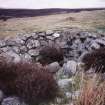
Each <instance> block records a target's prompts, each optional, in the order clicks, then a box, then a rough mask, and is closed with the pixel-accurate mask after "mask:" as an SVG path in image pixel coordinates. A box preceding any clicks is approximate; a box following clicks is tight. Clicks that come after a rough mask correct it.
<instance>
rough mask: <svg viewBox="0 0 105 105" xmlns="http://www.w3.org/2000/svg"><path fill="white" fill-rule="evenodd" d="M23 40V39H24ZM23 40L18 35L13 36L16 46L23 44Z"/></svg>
mask: <svg viewBox="0 0 105 105" xmlns="http://www.w3.org/2000/svg"><path fill="white" fill-rule="evenodd" d="M24 40H25V39H24ZM24 40H22V39H21V37H18V36H16V37H15V38H14V41H15V42H16V46H20V45H23V44H25V42H24Z"/></svg>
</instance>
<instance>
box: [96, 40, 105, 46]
mask: <svg viewBox="0 0 105 105" xmlns="http://www.w3.org/2000/svg"><path fill="white" fill-rule="evenodd" d="M95 42H96V43H98V44H100V45H104V46H105V40H102V39H96V40H95Z"/></svg>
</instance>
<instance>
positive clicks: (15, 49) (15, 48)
mask: <svg viewBox="0 0 105 105" xmlns="http://www.w3.org/2000/svg"><path fill="white" fill-rule="evenodd" d="M12 50H13V52H15V53H16V54H19V53H20V49H19V47H18V46H13V47H12Z"/></svg>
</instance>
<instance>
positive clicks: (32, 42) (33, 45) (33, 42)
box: [27, 39, 40, 49]
mask: <svg viewBox="0 0 105 105" xmlns="http://www.w3.org/2000/svg"><path fill="white" fill-rule="evenodd" d="M39 46H40V42H39V41H38V40H33V39H29V40H28V41H27V47H28V48H29V49H32V48H36V47H39Z"/></svg>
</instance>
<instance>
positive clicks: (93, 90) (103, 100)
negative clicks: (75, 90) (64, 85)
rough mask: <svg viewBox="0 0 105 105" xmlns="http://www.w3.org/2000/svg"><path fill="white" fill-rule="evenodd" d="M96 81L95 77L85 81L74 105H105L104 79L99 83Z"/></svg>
mask: <svg viewBox="0 0 105 105" xmlns="http://www.w3.org/2000/svg"><path fill="white" fill-rule="evenodd" d="M97 81H98V80H96V79H90V80H88V81H87V83H86V84H85V85H84V86H83V88H82V89H81V93H80V96H79V97H78V100H77V101H76V103H75V104H74V105H105V81H104V82H101V83H98V82H97Z"/></svg>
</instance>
